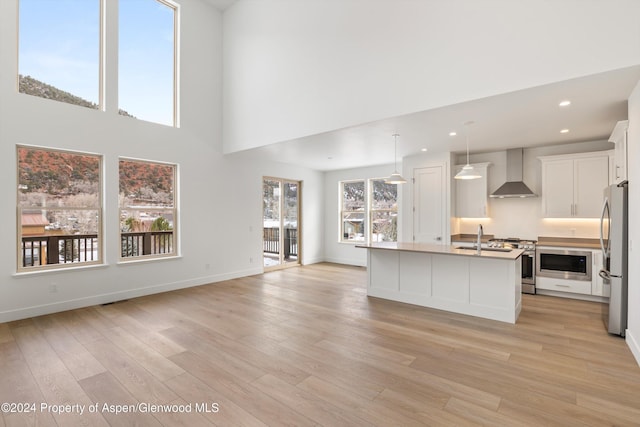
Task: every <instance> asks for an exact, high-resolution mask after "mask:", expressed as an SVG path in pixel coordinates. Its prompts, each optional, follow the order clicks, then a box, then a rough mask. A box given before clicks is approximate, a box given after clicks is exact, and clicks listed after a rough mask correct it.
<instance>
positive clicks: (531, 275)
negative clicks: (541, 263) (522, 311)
mask: <svg viewBox="0 0 640 427" xmlns="http://www.w3.org/2000/svg"><path fill="white" fill-rule="evenodd" d="M536 243H537V241H535V240H524V239H518V238H515V237H509V238H506V239H490V240H489V242H488V246H489V247H490V248H512V249H524V253H523V254H522V293H525V294H535V293H536V268H535V262H536Z"/></svg>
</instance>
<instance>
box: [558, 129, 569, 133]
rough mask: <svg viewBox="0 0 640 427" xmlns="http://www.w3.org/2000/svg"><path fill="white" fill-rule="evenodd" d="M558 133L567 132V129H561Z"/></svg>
mask: <svg viewBox="0 0 640 427" xmlns="http://www.w3.org/2000/svg"><path fill="white" fill-rule="evenodd" d="M560 133H569V129H562V130H561V131H560Z"/></svg>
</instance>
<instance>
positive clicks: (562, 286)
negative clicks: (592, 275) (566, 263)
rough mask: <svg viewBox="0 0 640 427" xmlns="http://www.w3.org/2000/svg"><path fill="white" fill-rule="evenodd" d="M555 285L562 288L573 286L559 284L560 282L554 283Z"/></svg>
mask: <svg viewBox="0 0 640 427" xmlns="http://www.w3.org/2000/svg"><path fill="white" fill-rule="evenodd" d="M554 285H555V286H558V287H560V288H570V287H571V286H569V285H559V284H557V283H554Z"/></svg>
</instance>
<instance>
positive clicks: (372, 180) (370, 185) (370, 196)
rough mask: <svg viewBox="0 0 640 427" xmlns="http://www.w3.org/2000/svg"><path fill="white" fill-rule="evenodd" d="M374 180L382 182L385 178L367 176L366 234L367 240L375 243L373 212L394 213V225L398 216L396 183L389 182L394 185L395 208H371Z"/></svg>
mask: <svg viewBox="0 0 640 427" xmlns="http://www.w3.org/2000/svg"><path fill="white" fill-rule="evenodd" d="M375 181H382V182H383V183H384V181H385V178H369V180H368V182H367V183H368V187H369V188H368V191H367V195H368V201H367V202H368V203H367V209H368V215H369V222H368V224H369V227H368V228H369V232H368V236H369V242H371V243H377V242H378V241H376V240H374V239H373V216H374V214H375V213H378V212H380V213H382V212H388V213H389V214H390V215H393V214H394V213H395V216H396V227H397V221H398V219H397V217H398V184H391V185H395V186H396V204H395V208H394V209H374V208H373V203H374V197H373V186H374V184H373V183H374V182H375ZM397 241H398V238H397V235H396V240H386V242H397Z"/></svg>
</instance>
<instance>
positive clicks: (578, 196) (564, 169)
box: [539, 151, 609, 218]
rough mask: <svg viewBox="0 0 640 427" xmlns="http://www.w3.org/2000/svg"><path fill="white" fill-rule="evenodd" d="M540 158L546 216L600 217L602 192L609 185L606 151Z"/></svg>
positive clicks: (543, 211) (543, 208) (544, 213)
mask: <svg viewBox="0 0 640 427" xmlns="http://www.w3.org/2000/svg"><path fill="white" fill-rule="evenodd" d="M539 159H540V161H541V162H542V215H543V216H544V217H545V218H599V217H600V210H601V209H602V192H603V190H604V189H605V187H607V186H608V185H609V152H608V151H599V152H594V153H580V154H566V155H558V156H545V157H540V158H539Z"/></svg>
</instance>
